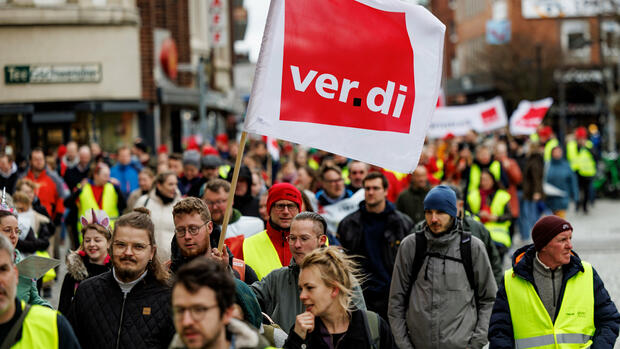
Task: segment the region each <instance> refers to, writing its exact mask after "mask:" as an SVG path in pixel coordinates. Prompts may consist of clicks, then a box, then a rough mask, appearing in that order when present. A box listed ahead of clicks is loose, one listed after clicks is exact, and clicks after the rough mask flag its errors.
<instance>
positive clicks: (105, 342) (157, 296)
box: [67, 271, 174, 349]
mask: <svg viewBox="0 0 620 349" xmlns="http://www.w3.org/2000/svg"><path fill="white" fill-rule="evenodd" d="M170 292H171V291H170V288H169V287H168V286H165V285H162V284H160V283H159V282H157V281H156V280H155V278H154V276H153V275H151V274H150V273H148V274H147V275H146V277H145V278H144V279H142V280H141V281H140V282H138V284H136V285H135V286H134V288H133V289H132V290H131V291H130V292H129V293H128V294H127V296H126V298H125V297H124V294H123V292H122V291H121V289H120V287H119V286H118V283H117V282H116V280H115V279H114V276H113V275H112V271H108V272H105V273H103V274H101V275H98V276H95V277H92V278H89V279H87V280H84V281H82V282H81V283H80V286H79V287H78V289H77V291H76V293H75V297H74V298H73V302H72V303H71V307H70V309H69V314H67V318H68V319H69V322H71V325H72V326H73V329H74V331H75V334H76V335H77V337H78V339H79V341H80V345H81V346H82V348H93V349H96V348H106V349H109V348H117V349H120V348H136V349H139V348H144V349H156V348H167V347H168V344H169V343H170V341H171V340H172V337H173V335H174V324H173V322H172V314H171V312H170V309H171V305H170V296H171V295H170Z"/></svg>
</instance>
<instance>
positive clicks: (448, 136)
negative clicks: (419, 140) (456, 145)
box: [443, 132, 454, 141]
mask: <svg viewBox="0 0 620 349" xmlns="http://www.w3.org/2000/svg"><path fill="white" fill-rule="evenodd" d="M451 139H454V133H452V132H448V133H446V135H445V136H443V140H444V141H449V140H451Z"/></svg>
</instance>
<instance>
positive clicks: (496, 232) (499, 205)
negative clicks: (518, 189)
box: [467, 189, 512, 247]
mask: <svg viewBox="0 0 620 349" xmlns="http://www.w3.org/2000/svg"><path fill="white" fill-rule="evenodd" d="M481 202H482V199H481V198H480V191H479V190H474V191H471V192H469V194H468V195H467V203H468V204H469V209H470V210H471V212H472V213H473V214H477V213H478V212H480V205H481ZM508 202H510V194H509V193H508V192H507V191H505V190H503V189H499V190H498V191H496V192H495V195H494V196H493V200H492V201H491V206H490V207H489V209H490V211H491V214H493V215H495V216H498V217H499V216H501V215H503V214H504V211H505V210H506V205H507V204H508ZM484 226H485V228H487V230H488V231H489V233H490V234H491V239H493V241H495V242H498V243H500V244H502V245H504V246H506V247H510V245H512V240H511V238H510V221H509V220H508V221H505V222H486V223H484Z"/></svg>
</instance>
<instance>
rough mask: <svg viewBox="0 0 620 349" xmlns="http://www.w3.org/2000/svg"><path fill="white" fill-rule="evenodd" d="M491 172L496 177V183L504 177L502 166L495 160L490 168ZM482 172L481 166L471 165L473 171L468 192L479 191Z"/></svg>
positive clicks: (470, 174)
mask: <svg viewBox="0 0 620 349" xmlns="http://www.w3.org/2000/svg"><path fill="white" fill-rule="evenodd" d="M489 172H490V173H491V174H492V175H493V177H495V180H496V181H499V180H500V179H501V175H502V165H501V164H500V163H499V161H497V160H494V161H493V162H492V163H491V165H490V166H489ZM481 175H482V172H481V171H480V166H478V165H477V164H473V165H471V169H470V170H469V185H468V186H467V192H468V193H469V192H471V191H473V190H478V188H479V187H480V176H481Z"/></svg>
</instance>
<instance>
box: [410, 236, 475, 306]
mask: <svg viewBox="0 0 620 349" xmlns="http://www.w3.org/2000/svg"><path fill="white" fill-rule="evenodd" d="M426 244H427V240H426V236H425V235H424V231H418V232H416V233H415V256H414V257H413V265H412V266H411V279H410V280H411V282H410V283H409V292H407V294H408V295H411V290H412V289H413V284H414V283H415V282H416V280H417V279H418V274H419V273H420V269H422V264H424V260H425V259H426V257H427V256H428V257H432V258H439V259H448V260H451V261H455V262H459V263H461V264H463V267H464V268H465V274H466V275H467V280H468V281H469V286H470V287H471V289H472V290H473V291H474V299H475V300H476V307H477V308H478V288H477V287H476V284H475V282H474V265H473V262H472V259H471V233H470V232H468V231H461V242H460V248H459V250H460V251H461V259H458V258H454V257H450V256H446V255H442V254H439V253H436V252H428V251H427V248H426Z"/></svg>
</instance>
